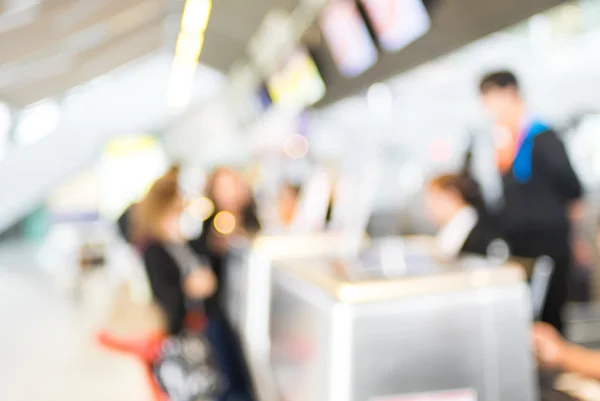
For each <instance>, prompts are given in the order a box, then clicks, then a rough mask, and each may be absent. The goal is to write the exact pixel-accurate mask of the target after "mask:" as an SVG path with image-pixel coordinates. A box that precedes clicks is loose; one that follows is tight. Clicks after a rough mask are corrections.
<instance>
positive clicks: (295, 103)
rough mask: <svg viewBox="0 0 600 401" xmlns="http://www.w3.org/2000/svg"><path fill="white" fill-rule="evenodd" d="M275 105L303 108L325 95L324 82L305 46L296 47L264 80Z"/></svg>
mask: <svg viewBox="0 0 600 401" xmlns="http://www.w3.org/2000/svg"><path fill="white" fill-rule="evenodd" d="M266 87H267V90H268V94H269V96H270V98H271V100H272V101H273V104H275V105H281V106H285V107H292V108H298V109H303V108H305V107H308V106H311V105H313V104H314V103H316V102H318V101H319V100H321V98H322V97H323V96H325V90H326V88H325V82H324V81H323V77H322V76H321V74H320V73H319V70H318V68H317V65H316V64H315V61H314V60H313V58H312V57H311V56H310V54H309V53H308V51H307V50H306V49H305V48H298V49H297V50H295V51H294V52H293V53H292V55H291V56H290V57H289V58H288V59H287V60H286V61H285V62H284V63H283V64H282V66H281V67H280V68H279V69H278V70H277V71H276V72H275V73H274V74H272V75H271V76H270V77H268V78H267V80H266Z"/></svg>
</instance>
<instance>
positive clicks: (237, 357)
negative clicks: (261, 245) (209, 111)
mask: <svg viewBox="0 0 600 401" xmlns="http://www.w3.org/2000/svg"><path fill="white" fill-rule="evenodd" d="M178 176H179V168H178V167H176V166H175V167H172V168H170V169H169V170H168V171H167V172H166V173H165V174H164V175H163V176H162V177H160V178H159V179H157V180H156V181H155V182H154V184H153V185H152V186H151V187H150V189H149V191H148V193H147V194H146V195H145V196H144V198H143V199H142V200H141V201H140V202H138V203H136V204H133V205H131V206H130V207H129V208H127V210H126V211H125V212H124V213H123V215H122V216H121V217H120V218H119V221H118V225H119V229H120V232H121V234H122V235H123V237H124V238H125V239H126V240H127V241H128V242H129V243H130V244H132V245H133V246H134V247H135V248H136V249H137V250H138V252H139V253H140V254H141V256H142V258H143V261H144V266H145V269H146V274H147V276H148V281H149V283H150V287H151V290H152V294H153V298H154V301H155V302H156V303H157V304H158V306H159V307H160V309H161V310H162V312H163V314H164V317H165V326H166V327H165V331H166V334H167V335H168V336H183V335H185V334H186V333H190V332H191V333H196V334H197V335H198V336H206V338H207V339H208V341H209V343H210V345H211V349H212V350H213V352H214V356H215V359H216V365H217V366H218V367H219V370H220V374H221V376H222V380H221V382H222V383H225V385H224V386H223V388H221V390H220V391H219V394H217V398H216V399H218V400H223V401H225V400H231V399H235V400H240V401H248V400H252V390H251V385H250V380H249V375H248V373H247V371H246V364H245V362H244V360H243V354H242V352H241V348H240V345H239V342H238V339H237V338H236V337H235V335H234V333H233V331H232V330H231V328H230V327H229V325H228V322H227V320H226V319H224V316H223V312H222V310H223V309H222V307H221V305H220V293H221V291H220V290H221V288H220V287H221V285H220V283H221V281H220V278H221V276H222V266H223V264H224V257H225V250H226V248H227V246H228V244H227V242H228V241H229V238H230V234H232V233H233V232H231V233H230V232H228V233H226V234H223V233H220V232H219V231H218V230H217V227H215V224H216V222H215V219H216V218H217V216H218V214H219V213H220V212H227V213H231V214H232V215H233V216H234V217H235V224H236V229H235V233H237V234H243V235H252V233H255V232H256V231H257V230H258V229H259V228H260V226H259V223H258V219H257V217H256V215H255V212H254V201H253V199H252V196H251V193H250V191H249V190H248V188H247V187H245V184H244V182H243V180H242V179H241V177H240V176H239V175H238V174H237V173H235V172H234V171H233V170H228V169H219V170H216V171H215V172H214V173H213V175H212V177H211V179H210V180H209V185H208V188H207V194H208V195H209V196H210V197H211V199H212V200H213V202H214V204H215V211H214V213H213V214H212V215H211V216H210V217H209V218H208V219H206V220H205V221H204V225H203V230H202V234H201V235H200V236H199V237H198V238H196V239H193V240H191V241H188V240H185V239H184V238H183V236H182V234H181V232H180V219H181V214H182V212H183V210H184V206H185V205H184V197H183V195H182V193H181V190H180V186H179V179H178Z"/></svg>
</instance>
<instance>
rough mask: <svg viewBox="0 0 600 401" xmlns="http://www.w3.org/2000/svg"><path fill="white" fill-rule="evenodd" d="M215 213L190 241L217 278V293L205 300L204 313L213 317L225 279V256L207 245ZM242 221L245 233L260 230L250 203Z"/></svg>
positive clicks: (252, 203) (254, 210) (252, 205)
mask: <svg viewBox="0 0 600 401" xmlns="http://www.w3.org/2000/svg"><path fill="white" fill-rule="evenodd" d="M217 213H218V212H217V211H215V212H214V213H213V214H212V215H211V216H210V217H209V218H208V219H206V220H205V221H204V222H203V223H202V234H200V236H199V237H198V238H196V239H194V240H192V241H190V243H189V244H190V246H191V248H192V249H193V250H194V251H195V252H196V253H197V254H198V255H201V256H203V257H205V258H206V259H208V261H209V263H210V266H211V268H212V269H213V272H214V273H215V276H216V278H217V291H216V292H215V294H214V295H213V296H212V297H210V298H208V299H207V300H206V312H207V313H208V314H209V315H212V316H215V315H217V314H220V312H221V305H220V303H221V301H220V300H221V299H223V297H224V295H223V285H222V283H221V282H222V280H223V278H224V277H225V272H224V269H225V265H226V258H227V255H225V254H222V253H219V252H217V251H215V250H213V249H212V248H211V247H210V245H209V235H211V233H212V226H213V225H214V220H215V216H216V215H217ZM242 216H243V221H242V222H241V224H242V226H243V227H244V228H245V229H246V231H248V232H250V233H256V232H258V231H259V230H260V222H259V221H258V217H257V214H256V205H255V203H254V202H251V203H250V204H249V205H248V206H247V207H246V208H245V209H244V211H243V213H242Z"/></svg>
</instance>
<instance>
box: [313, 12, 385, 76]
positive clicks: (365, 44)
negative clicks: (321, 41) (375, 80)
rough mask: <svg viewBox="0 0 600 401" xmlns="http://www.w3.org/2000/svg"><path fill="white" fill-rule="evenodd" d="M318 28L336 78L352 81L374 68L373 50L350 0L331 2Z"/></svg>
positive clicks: (375, 58) (369, 38)
mask: <svg viewBox="0 0 600 401" xmlns="http://www.w3.org/2000/svg"><path fill="white" fill-rule="evenodd" d="M320 26H321V30H322V31H323V36H324V38H325V41H326V42H327V45H328V47H329V50H330V52H331V55H332V56H333V59H334V61H335V64H336V66H337V68H338V70H339V71H340V74H342V75H343V76H345V77H349V78H352V77H355V76H358V75H360V74H362V73H363V72H365V71H366V70H368V69H369V68H371V67H372V66H373V65H375V63H376V62H377V48H376V47H375V43H373V40H372V39H371V35H370V34H369V30H368V29H367V25H366V23H365V21H364V19H363V18H362V16H361V14H360V12H359V10H358V8H357V6H356V3H355V2H354V1H353V0H334V1H332V2H331V3H330V4H329V5H328V6H327V7H325V9H324V10H323V13H322V14H321V18H320Z"/></svg>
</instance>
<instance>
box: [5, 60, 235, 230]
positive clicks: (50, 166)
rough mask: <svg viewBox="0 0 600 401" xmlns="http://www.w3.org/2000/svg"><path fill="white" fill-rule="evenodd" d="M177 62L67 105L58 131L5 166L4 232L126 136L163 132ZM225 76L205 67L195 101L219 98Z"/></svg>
mask: <svg viewBox="0 0 600 401" xmlns="http://www.w3.org/2000/svg"><path fill="white" fill-rule="evenodd" d="M170 67H171V57H170V56H168V55H165V54H159V55H154V56H152V57H150V58H146V59H143V60H139V61H138V62H136V63H134V64H131V65H129V66H127V67H125V68H124V69H122V70H119V71H118V72H116V73H115V74H113V75H112V76H111V77H110V78H106V79H102V81H101V82H100V81H99V82H96V84H91V85H90V86H89V87H88V88H87V89H86V90H84V91H82V92H81V93H79V94H77V95H74V96H73V97H71V98H69V99H67V100H66V104H65V105H64V109H63V111H62V116H61V123H60V126H59V127H58V129H57V130H56V132H54V133H53V134H51V135H49V136H48V137H46V138H44V139H42V140H41V141H39V142H37V143H35V144H33V145H30V146H28V147H23V148H15V149H11V150H10V152H9V153H8V155H7V156H6V158H5V159H4V160H2V161H1V162H0V193H1V195H0V231H1V230H2V229H4V228H6V227H8V226H10V225H11V224H13V223H15V222H16V221H18V220H19V219H20V218H21V217H23V216H24V215H25V214H26V213H27V212H29V211H30V210H31V209H32V208H33V207H35V206H36V205H38V204H39V203H40V202H42V201H43V200H44V198H45V197H46V196H47V195H48V194H49V191H50V190H51V189H52V188H53V187H54V186H56V185H58V184H59V183H60V182H62V181H63V180H64V179H65V178H67V177H68V176H69V175H70V174H72V173H74V172H76V171H78V169H80V168H82V167H83V166H85V165H87V164H89V163H91V162H92V161H93V160H94V159H95V158H96V157H98V156H99V155H100V153H101V152H102V150H103V148H104V145H105V143H106V142H107V141H108V140H109V139H110V138H112V137H114V136H117V135H121V134H127V135H131V134H136V133H148V132H160V131H161V130H162V129H164V128H165V127H166V126H167V125H169V124H170V122H171V121H172V120H173V119H174V117H175V116H173V115H171V114H170V112H169V110H168V109H167V107H166V100H165V99H166V97H165V94H166V89H167V84H168V77H169V72H170ZM223 84H224V79H223V77H222V76H221V75H220V74H218V73H216V72H214V71H212V70H209V69H207V68H202V67H200V68H199V70H198V76H197V79H196V86H195V88H194V96H193V99H194V100H195V101H196V102H205V101H206V99H208V98H212V97H215V96H216V95H217V93H218V92H219V91H220V90H221V88H222V86H223Z"/></svg>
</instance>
